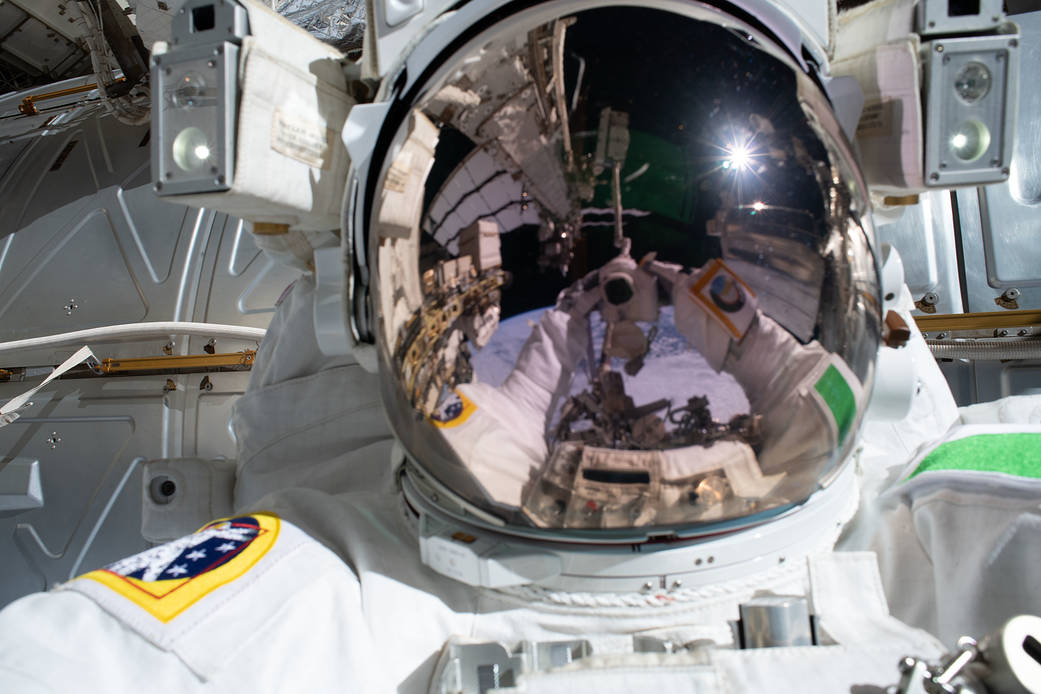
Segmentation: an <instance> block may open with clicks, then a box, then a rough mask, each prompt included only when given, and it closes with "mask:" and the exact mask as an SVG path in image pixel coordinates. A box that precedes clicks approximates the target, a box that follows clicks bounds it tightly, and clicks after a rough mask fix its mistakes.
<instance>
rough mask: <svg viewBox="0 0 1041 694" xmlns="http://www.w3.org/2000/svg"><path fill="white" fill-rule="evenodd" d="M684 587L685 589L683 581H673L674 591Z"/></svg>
mask: <svg viewBox="0 0 1041 694" xmlns="http://www.w3.org/2000/svg"><path fill="white" fill-rule="evenodd" d="M682 587H683V581H673V582H672V589H673V590H679V589H680V588H682Z"/></svg>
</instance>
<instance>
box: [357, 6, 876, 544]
mask: <svg viewBox="0 0 1041 694" xmlns="http://www.w3.org/2000/svg"><path fill="white" fill-rule="evenodd" d="M499 5H500V6H498V7H497V9H496V10H495V11H492V12H489V13H487V15H486V16H485V17H484V18H482V19H481V20H480V21H476V22H474V23H473V24H472V25H471V26H469V27H468V28H467V29H466V30H465V31H460V32H456V34H455V35H454V38H453V39H452V40H451V41H446V42H443V45H441V46H439V47H438V49H437V50H436V51H430V59H429V61H428V62H427V63H426V64H425V67H424V69H423V72H422V73H421V74H419V75H417V74H415V73H414V72H413V73H412V74H409V75H408V77H407V80H406V78H405V72H406V71H405V69H403V70H401V71H400V72H399V73H398V78H399V79H398V83H397V86H395V81H394V79H389V80H387V82H386V85H388V86H387V87H386V89H388V90H391V91H392V93H388V95H387V98H388V99H390V100H392V101H393V106H392V107H391V109H390V116H388V119H387V121H386V124H385V125H384V128H383V132H382V133H381V136H380V137H381V143H380V144H379V145H378V146H377V155H376V156H374V159H373V164H372V165H371V168H370V172H369V180H368V190H367V191H363V192H362V193H361V194H359V196H358V197H359V199H362V200H366V201H367V203H366V205H365V206H364V214H363V215H362V216H363V219H362V220H361V224H362V226H363V227H364V230H363V231H364V238H365V244H366V245H365V255H366V258H367V266H368V267H367V269H368V271H369V272H371V278H370V280H369V290H370V291H371V297H370V299H369V301H370V303H369V305H370V307H371V311H372V320H371V338H372V340H373V341H374V342H375V344H376V348H377V352H378V358H379V362H380V381H381V388H382V397H383V401H384V404H385V407H386V410H387V414H388V417H389V419H390V422H391V424H392V426H393V429H394V431H395V434H396V436H397V437H398V439H399V441H400V442H401V444H402V446H403V448H404V451H405V453H406V456H407V458H408V469H409V470H411V472H412V474H413V476H414V478H415V479H418V480H420V481H421V485H422V487H423V489H425V490H427V491H426V497H427V498H428V499H433V500H434V501H435V502H437V503H438V504H440V505H441V506H442V507H444V508H448V509H450V510H451V511H452V513H454V514H455V515H456V516H457V517H466V518H468V519H469V520H470V521H471V522H473V523H476V524H478V525H483V526H485V527H489V528H495V529H496V531H497V532H501V533H506V534H510V533H514V534H516V535H518V536H523V537H527V538H536V539H545V540H549V541H569V542H612V543H639V542H643V541H646V540H648V539H661V538H674V539H679V540H682V539H689V538H698V537H704V536H709V535H715V534H718V533H720V532H722V531H723V530H727V531H731V530H734V529H737V528H742V527H747V526H750V525H754V524H759V523H762V522H764V521H767V520H770V519H772V518H775V517H777V516H778V515H780V514H784V513H786V512H789V511H791V510H792V509H796V508H798V507H799V506H800V505H802V504H804V503H805V502H806V500H807V499H809V498H810V497H811V496H812V495H813V494H814V493H815V492H817V491H818V490H821V489H822V488H826V487H827V486H828V485H829V484H830V483H831V482H832V481H833V480H834V479H835V478H836V476H837V475H838V473H839V472H840V470H842V469H843V466H844V465H846V464H847V461H848V460H849V457H850V453H851V450H852V449H853V446H854V443H855V440H856V434H857V430H858V427H859V425H860V423H861V420H862V417H863V413H864V411H865V408H866V406H867V403H868V400H869V398H870V393H871V387H872V382H873V377H874V367H875V359H876V354H877V351H878V348H879V343H880V336H881V333H882V322H881V300H880V296H879V277H878V270H877V267H876V259H875V255H874V252H873V230H872V228H871V226H870V216H869V204H868V200H867V194H866V188H865V185H864V182H863V180H862V178H861V176H860V173H859V171H858V169H857V165H856V162H855V160H854V157H853V155H852V152H851V149H850V145H849V143H848V142H847V140H846V138H845V136H844V135H843V134H842V131H841V129H840V127H839V124H838V122H837V120H836V117H835V115H834V113H833V108H832V105H831V104H830V103H829V101H828V98H827V96H826V92H825V89H824V87H823V86H822V84H821V82H820V80H819V79H818V76H817V75H816V72H815V69H814V65H813V61H812V60H811V58H812V56H809V55H808V54H806V53H805V52H803V53H802V54H799V53H796V52H795V51H793V50H792V48H791V43H790V42H787V43H786V41H784V40H782V39H781V38H779V37H778V36H777V35H776V34H775V33H774V32H773V31H772V30H771V28H770V27H769V26H767V25H766V24H764V23H763V22H761V21H760V20H759V19H757V18H756V16H753V15H752V14H750V13H746V12H744V11H743V10H740V9H739V8H738V7H736V6H729V5H728V6H727V7H726V9H723V8H721V7H717V6H710V5H705V4H700V3H696V2H671V1H661V2H650V3H644V4H640V5H620V4H618V3H615V2H604V1H600V0H589V1H582V2H539V3H530V2H525V3H499ZM452 21H454V20H452ZM407 68H409V69H411V68H412V65H411V64H409V65H408V66H407ZM406 81H407V83H408V85H409V86H408V87H407V88H400V85H401V84H403V83H405V82H406ZM366 195H367V197H366Z"/></svg>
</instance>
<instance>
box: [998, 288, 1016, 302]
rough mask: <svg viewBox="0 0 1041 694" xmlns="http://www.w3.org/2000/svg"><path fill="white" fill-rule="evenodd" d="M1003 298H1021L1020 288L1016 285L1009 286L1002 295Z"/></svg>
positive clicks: (1012, 299) (1009, 299)
mask: <svg viewBox="0 0 1041 694" xmlns="http://www.w3.org/2000/svg"><path fill="white" fill-rule="evenodd" d="M1001 298H1003V299H1007V300H1008V301H1015V300H1016V299H1018V298H1019V290H1018V289H1016V288H1015V287H1009V288H1008V289H1006V290H1005V292H1004V293H1003V294H1002V295H1001Z"/></svg>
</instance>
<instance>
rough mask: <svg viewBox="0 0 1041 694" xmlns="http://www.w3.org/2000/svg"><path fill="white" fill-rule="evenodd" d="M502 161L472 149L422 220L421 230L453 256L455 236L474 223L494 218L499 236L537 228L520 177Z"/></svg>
mask: <svg viewBox="0 0 1041 694" xmlns="http://www.w3.org/2000/svg"><path fill="white" fill-rule="evenodd" d="M499 159H503V160H505V157H502V158H497V157H494V156H493V155H492V154H491V153H490V152H489V151H488V150H487V149H484V148H482V149H476V150H474V151H473V152H472V153H470V155H469V156H467V157H466V159H464V160H463V162H462V163H461V164H460V165H459V166H458V167H456V169H455V171H453V172H452V173H451V174H450V175H449V176H448V178H447V179H446V180H445V183H444V185H443V186H442V187H441V190H439V191H438V193H437V195H436V196H434V199H433V202H432V203H431V204H430V208H429V210H428V211H427V214H426V216H425V217H424V219H423V229H424V230H425V231H426V232H427V233H429V234H430V235H431V236H433V237H434V238H435V239H437V241H438V242H439V243H441V245H443V246H445V247H446V248H448V250H449V251H451V252H453V253H457V252H458V243H457V240H458V237H459V232H460V231H462V230H463V229H465V228H466V227H468V226H470V225H471V224H473V223H474V222H475V221H477V220H478V219H488V218H494V219H495V220H496V222H498V224H499V228H500V229H501V230H502V232H503V233H506V232H509V231H513V230H514V229H517V228H519V227H522V226H524V225H526V224H539V215H538V208H537V204H536V201H535V200H534V199H532V197H531V196H530V194H529V193H528V191H527V190H526V189H525V185H524V177H523V174H521V173H520V171H519V170H518V169H516V168H515V167H513V166H505V165H504V164H503V162H502V161H500V160H499Z"/></svg>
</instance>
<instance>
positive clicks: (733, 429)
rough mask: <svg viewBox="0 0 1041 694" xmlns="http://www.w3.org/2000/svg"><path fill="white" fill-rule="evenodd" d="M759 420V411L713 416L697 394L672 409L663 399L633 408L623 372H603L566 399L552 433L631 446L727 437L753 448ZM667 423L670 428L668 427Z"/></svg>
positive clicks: (703, 443)
mask: <svg viewBox="0 0 1041 694" xmlns="http://www.w3.org/2000/svg"><path fill="white" fill-rule="evenodd" d="M663 411H664V414H660V413H662V412H663ZM759 420H760V416H759V415H736V416H735V417H733V418H732V419H731V420H730V421H729V422H719V421H716V420H715V419H713V417H712V412H711V410H710V409H709V405H708V398H706V397H703V396H698V395H695V396H693V397H691V398H690V399H689V400H687V404H686V405H684V406H683V407H678V408H675V409H673V408H672V406H671V403H670V402H669V400H667V399H661V400H655V401H654V402H651V403H648V404H646V405H641V406H639V407H637V406H635V404H634V403H633V399H632V398H631V397H629V396H628V395H627V394H626V393H625V385H624V383H623V381H622V375H621V374H620V373H618V372H616V371H603V372H601V373H600V375H599V376H598V377H597V379H596V382H595V383H594V384H593V388H592V389H590V390H587V391H584V392H582V393H579V394H577V395H573V396H572V397H570V398H569V399H568V400H567V402H565V403H564V406H563V408H562V409H561V413H560V421H559V423H558V424H557V428H556V431H555V436H554V438H555V439H556V440H557V441H581V442H583V443H585V444H587V445H593V446H605V447H609V448H624V449H630V450H651V449H657V448H677V447H682V446H709V445H711V444H712V443H714V442H716V441H726V440H732V441H742V442H744V443H747V444H749V445H750V446H752V447H753V448H757V447H758V445H759V443H760V438H761V437H760V431H759ZM666 422H668V423H670V424H671V425H672V427H671V428H669V429H667V428H666Z"/></svg>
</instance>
